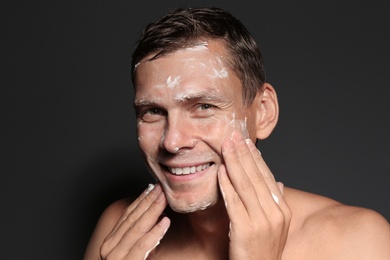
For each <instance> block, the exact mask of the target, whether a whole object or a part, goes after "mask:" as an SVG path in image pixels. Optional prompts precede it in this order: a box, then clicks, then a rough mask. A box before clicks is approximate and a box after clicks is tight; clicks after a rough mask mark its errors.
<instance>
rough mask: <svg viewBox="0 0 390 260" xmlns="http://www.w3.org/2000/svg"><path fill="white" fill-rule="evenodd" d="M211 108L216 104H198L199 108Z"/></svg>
mask: <svg viewBox="0 0 390 260" xmlns="http://www.w3.org/2000/svg"><path fill="white" fill-rule="evenodd" d="M211 108H214V106H213V105H210V104H200V105H199V106H198V109H199V110H208V109H211Z"/></svg>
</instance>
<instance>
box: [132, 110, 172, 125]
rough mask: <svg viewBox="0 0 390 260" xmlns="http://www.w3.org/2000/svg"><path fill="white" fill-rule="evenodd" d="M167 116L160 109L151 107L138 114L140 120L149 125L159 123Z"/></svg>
mask: <svg viewBox="0 0 390 260" xmlns="http://www.w3.org/2000/svg"><path fill="white" fill-rule="evenodd" d="M165 115H166V112H165V110H163V109H161V108H158V107H151V108H147V109H143V110H140V111H139V112H138V118H139V119H141V120H142V121H144V122H147V123H152V122H155V121H158V120H160V119H161V118H162V117H164V116H165Z"/></svg>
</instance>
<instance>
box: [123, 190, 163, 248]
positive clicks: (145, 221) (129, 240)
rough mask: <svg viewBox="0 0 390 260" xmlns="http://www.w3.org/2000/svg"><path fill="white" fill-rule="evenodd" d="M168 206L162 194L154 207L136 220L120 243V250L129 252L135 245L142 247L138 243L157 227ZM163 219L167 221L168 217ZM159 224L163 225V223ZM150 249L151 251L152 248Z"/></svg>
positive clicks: (153, 204) (154, 203)
mask: <svg viewBox="0 0 390 260" xmlns="http://www.w3.org/2000/svg"><path fill="white" fill-rule="evenodd" d="M166 206H167V200H166V198H165V195H164V193H162V192H161V193H160V194H159V196H158V197H157V198H156V200H155V201H154V202H153V203H152V205H151V206H150V207H149V208H148V209H147V210H146V211H145V212H144V213H143V214H142V215H141V216H140V217H139V218H138V219H137V220H136V222H134V224H133V225H131V226H130V227H129V228H128V229H127V230H126V232H125V233H124V234H123V236H121V238H120V242H119V243H118V246H117V248H118V250H119V251H126V250H127V251H129V250H130V247H131V248H132V247H133V246H134V245H135V246H136V247H139V246H140V245H139V242H137V241H138V240H140V239H141V238H142V237H144V236H145V235H146V234H148V233H149V231H150V230H152V229H153V228H154V226H156V223H157V221H158V219H159V217H160V215H161V213H162V211H163V210H164V208H165V207H166ZM156 212H157V214H156ZM163 219H166V217H164V218H163ZM165 221H166V220H165ZM159 223H161V221H160V222H159ZM163 223H164V222H163ZM152 234H155V233H152ZM141 241H143V240H141ZM137 243H138V244H137ZM142 248H143V247H142ZM148 249H150V247H149V248H148Z"/></svg>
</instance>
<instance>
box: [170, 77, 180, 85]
mask: <svg viewBox="0 0 390 260" xmlns="http://www.w3.org/2000/svg"><path fill="white" fill-rule="evenodd" d="M179 81H180V76H176V77H174V78H172V76H169V77H168V78H167V87H168V88H175V87H177V86H179Z"/></svg>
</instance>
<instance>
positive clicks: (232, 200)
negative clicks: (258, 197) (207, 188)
mask: <svg viewBox="0 0 390 260" xmlns="http://www.w3.org/2000/svg"><path fill="white" fill-rule="evenodd" d="M218 183H219V189H220V191H221V194H222V198H223V200H224V202H225V208H226V211H227V213H228V215H229V219H230V221H231V222H233V223H236V222H238V221H242V220H243V218H247V216H245V215H244V214H245V212H246V210H245V207H244V205H243V203H242V201H241V199H240V197H239V195H238V194H237V192H236V191H235V189H234V187H233V185H232V183H231V182H230V180H229V177H228V176H227V172H226V167H225V165H221V166H220V167H219V170H218ZM240 213H242V214H240ZM243 215H244V216H243Z"/></svg>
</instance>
